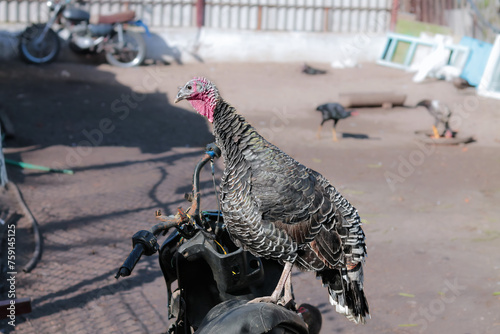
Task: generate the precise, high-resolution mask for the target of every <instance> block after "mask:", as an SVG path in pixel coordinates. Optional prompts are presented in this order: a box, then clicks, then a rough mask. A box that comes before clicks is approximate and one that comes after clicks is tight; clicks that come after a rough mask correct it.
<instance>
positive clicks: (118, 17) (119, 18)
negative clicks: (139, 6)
mask: <svg viewBox="0 0 500 334" xmlns="http://www.w3.org/2000/svg"><path fill="white" fill-rule="evenodd" d="M134 18H135V11H133V10H127V11H125V12H121V13H116V14H111V15H99V16H97V17H96V18H94V20H92V21H93V22H92V23H96V24H113V23H123V22H128V21H132V20H133V19H134Z"/></svg>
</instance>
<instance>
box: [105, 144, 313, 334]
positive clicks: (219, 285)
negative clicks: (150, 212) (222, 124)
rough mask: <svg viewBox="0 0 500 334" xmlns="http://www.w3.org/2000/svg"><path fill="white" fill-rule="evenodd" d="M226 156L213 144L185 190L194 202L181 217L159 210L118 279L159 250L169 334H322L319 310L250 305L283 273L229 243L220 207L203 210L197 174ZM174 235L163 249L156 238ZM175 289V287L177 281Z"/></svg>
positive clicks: (134, 240)
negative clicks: (168, 214)
mask: <svg viewBox="0 0 500 334" xmlns="http://www.w3.org/2000/svg"><path fill="white" fill-rule="evenodd" d="M219 156H220V150H219V149H218V148H217V147H216V146H215V145H213V144H212V145H209V146H207V152H206V153H205V154H204V156H203V157H202V158H201V160H200V161H199V162H198V164H197V165H196V167H195V170H194V174H193V191H192V193H191V194H186V199H187V200H188V201H190V202H191V203H192V205H191V207H190V208H189V209H188V210H186V211H184V210H182V209H180V208H179V209H178V213H177V214H176V215H175V216H164V215H162V214H161V212H159V211H157V212H156V218H157V219H158V220H160V221H161V222H160V223H158V224H156V225H154V226H153V227H152V228H151V229H150V230H149V231H146V230H142V231H139V232H137V233H136V234H135V235H134V236H133V237H132V244H133V250H132V252H131V253H130V255H129V256H128V258H127V259H126V260H125V262H124V263H123V265H122V266H121V267H120V269H119V270H118V273H117V274H116V276H115V277H116V278H119V277H120V276H129V275H130V274H131V273H132V271H133V269H134V267H135V265H136V263H137V262H138V261H139V259H140V258H141V256H142V255H144V254H145V255H148V256H150V255H153V254H155V253H156V252H157V251H158V250H159V262H160V268H161V270H162V272H163V276H164V278H165V283H166V285H167V307H168V317H169V319H171V318H174V317H175V318H176V320H175V322H174V323H172V325H171V326H170V328H169V330H168V333H175V334H181V333H182V334H186V333H193V331H194V333H196V334H207V333H224V334H233V333H234V334H240V333H249V334H257V333H283V334H284V333H289V334H316V333H319V330H320V328H321V314H320V312H319V310H318V309H317V308H315V307H314V306H311V305H309V304H302V305H301V306H300V307H298V308H297V307H296V305H295V302H294V301H293V300H292V302H290V303H289V304H288V305H283V306H281V305H275V304H271V303H248V301H250V300H252V299H254V298H257V297H262V296H269V295H270V294H271V293H272V292H273V290H274V288H275V287H276V284H277V282H278V280H279V278H280V275H281V272H282V271H283V266H282V265H280V264H279V263H278V262H276V261H273V260H268V259H264V258H259V257H255V256H253V255H252V254H250V253H249V252H246V251H243V250H242V249H241V248H238V247H237V246H236V245H235V244H234V243H233V242H232V240H231V238H230V236H229V234H228V232H227V230H226V227H225V225H224V219H223V216H222V214H221V212H220V211H217V210H214V211H201V210H200V192H199V174H200V171H201V169H202V167H203V166H204V165H205V164H206V163H207V162H209V161H211V162H212V175H213V159H214V158H217V157H219ZM171 229H173V232H171V233H170V234H169V235H168V237H167V238H166V239H165V241H164V242H163V244H162V246H161V247H159V244H158V242H157V237H158V236H159V235H160V234H163V235H166V234H167V233H168V232H169V231H170V230H171ZM175 281H177V289H175V290H174V291H172V283H174V282H175Z"/></svg>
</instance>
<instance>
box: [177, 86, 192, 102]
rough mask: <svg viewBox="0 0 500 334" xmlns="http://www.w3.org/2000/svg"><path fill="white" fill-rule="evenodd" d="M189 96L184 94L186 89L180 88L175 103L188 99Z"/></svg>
mask: <svg viewBox="0 0 500 334" xmlns="http://www.w3.org/2000/svg"><path fill="white" fill-rule="evenodd" d="M188 96H189V94H187V93H186V92H184V87H180V90H179V92H178V93H177V96H176V97H175V101H174V103H177V102H179V101H182V100H184V99H186V98H187V97H188Z"/></svg>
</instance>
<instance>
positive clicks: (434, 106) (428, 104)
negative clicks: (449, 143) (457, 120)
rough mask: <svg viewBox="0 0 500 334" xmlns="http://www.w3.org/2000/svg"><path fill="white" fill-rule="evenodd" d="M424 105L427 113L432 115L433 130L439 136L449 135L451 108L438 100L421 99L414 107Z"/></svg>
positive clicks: (450, 133)
mask: <svg viewBox="0 0 500 334" xmlns="http://www.w3.org/2000/svg"><path fill="white" fill-rule="evenodd" d="M420 106H421V107H425V108H426V109H427V111H428V112H429V114H430V115H431V116H432V117H434V131H435V132H437V133H438V136H441V137H451V136H452V131H451V128H450V118H451V114H452V113H451V110H450V108H448V106H447V105H446V104H445V103H444V102H441V101H439V100H422V101H420V102H418V103H417V104H416V106H415V107H420Z"/></svg>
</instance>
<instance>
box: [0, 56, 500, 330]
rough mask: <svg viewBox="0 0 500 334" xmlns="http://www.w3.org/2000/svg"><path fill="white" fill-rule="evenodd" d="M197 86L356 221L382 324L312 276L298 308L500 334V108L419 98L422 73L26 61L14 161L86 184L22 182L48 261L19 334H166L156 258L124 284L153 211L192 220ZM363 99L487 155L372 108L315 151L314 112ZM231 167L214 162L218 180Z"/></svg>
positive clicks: (34, 275) (451, 97)
mask: <svg viewBox="0 0 500 334" xmlns="http://www.w3.org/2000/svg"><path fill="white" fill-rule="evenodd" d="M314 65H316V66H318V67H323V68H328V65H327V64H314ZM193 76H207V77H208V78H209V79H211V80H213V81H214V82H215V83H216V84H217V85H218V87H219V90H220V92H221V94H222V96H223V97H224V98H225V99H226V100H227V101H229V102H230V103H232V104H233V105H234V106H236V107H237V108H238V110H239V111H240V113H241V114H243V115H244V116H245V117H246V118H247V119H248V120H249V121H250V122H251V123H252V124H253V125H254V127H256V128H257V130H258V131H259V132H260V133H261V134H263V135H264V136H265V137H266V138H267V139H269V140H270V141H271V142H273V143H274V144H276V145H277V146H279V147H280V148H282V149H283V150H284V151H285V152H287V153H289V154H290V155H292V156H293V157H295V158H296V159H297V160H299V161H300V162H302V163H304V164H305V165H307V166H309V167H311V168H313V169H315V170H317V171H319V172H320V173H322V174H323V175H325V176H326V177H327V178H328V179H330V180H331V182H332V183H333V184H334V185H335V186H336V187H337V188H338V189H339V190H340V192H341V193H342V194H343V195H344V196H345V197H346V198H347V199H348V200H349V201H350V202H351V203H352V204H353V205H354V206H355V207H356V208H357V209H358V211H359V213H360V216H361V218H362V220H363V222H364V230H365V233H366V236H367V244H368V258H367V261H366V271H365V291H366V295H367V298H368V301H369V304H370V311H371V315H372V319H370V320H369V321H368V322H367V324H366V325H359V326H356V325H354V324H352V323H350V322H348V321H347V320H345V319H344V318H343V317H342V316H340V315H338V314H337V313H336V312H335V311H334V309H333V308H332V307H331V306H330V305H329V303H328V294H327V291H326V288H323V287H322V286H321V282H320V281H317V280H316V279H315V278H314V275H313V274H311V273H299V272H295V273H294V276H293V284H294V291H295V295H296V300H297V302H298V303H302V302H308V303H311V304H314V305H317V306H318V307H319V308H320V310H321V312H322V314H323V322H324V323H323V330H322V333H464V334H465V333H498V332H500V296H499V293H498V292H499V291H500V252H499V246H498V243H499V241H500V209H499V208H498V204H499V203H500V101H496V100H493V99H486V98H480V97H477V96H476V95H475V91H474V90H463V91H458V90H456V89H455V88H454V87H453V85H451V84H450V83H447V82H438V81H433V80H430V81H428V82H426V83H423V84H419V85H417V84H414V83H412V82H411V74H409V73H405V72H403V71H399V70H394V69H388V68H384V67H381V66H377V65H374V64H363V65H362V66H361V67H359V68H352V69H343V70H338V69H329V71H328V73H327V74H326V75H322V76H306V75H304V74H302V73H300V64H187V65H182V66H181V65H169V66H144V67H141V68H133V69H117V68H113V67H110V66H108V65H103V64H100V65H95V64H73V63H54V64H52V65H49V66H44V67H35V66H27V65H25V64H22V63H20V62H12V63H6V64H1V65H0V101H1V102H0V103H1V104H2V105H3V108H4V110H5V112H6V113H7V114H8V115H9V117H10V118H11V120H12V122H13V123H14V126H15V128H16V136H15V138H12V139H8V140H7V141H6V142H5V147H6V149H5V153H6V157H7V158H10V159H13V160H18V161H19V160H22V161H24V162H29V163H33V164H38V165H45V166H50V167H54V168H71V169H73V170H74V171H75V174H74V175H64V174H54V173H44V172H40V171H34V170H20V169H16V168H15V167H12V166H9V168H8V173H9V177H10V179H11V180H12V181H14V182H16V183H17V184H18V186H19V188H20V189H21V191H22V193H23V196H24V198H25V200H26V202H27V204H28V206H29V207H30V209H31V211H32V212H33V215H34V216H35V217H36V218H37V220H38V222H39V223H40V225H41V229H42V232H43V234H44V238H45V241H44V254H43V258H42V261H41V262H40V263H39V264H38V266H37V267H36V268H35V270H33V271H32V272H31V273H29V274H27V273H19V274H18V276H17V289H18V294H19V296H20V297H32V299H33V312H32V313H30V314H27V315H25V316H23V317H18V319H17V326H16V332H19V333H162V332H164V331H165V330H166V328H167V327H168V320H167V316H166V315H167V310H166V307H165V304H166V300H165V298H166V297H165V296H166V293H165V285H164V281H163V278H162V276H161V273H160V269H159V266H158V264H157V261H156V258H153V257H152V258H148V259H144V261H142V262H141V263H140V264H139V265H138V267H137V268H136V271H135V272H134V274H133V276H132V277H130V278H127V279H121V280H120V281H116V280H115V279H114V277H113V276H114V274H115V272H116V270H117V268H118V267H119V266H120V265H121V263H122V261H123V260H124V259H125V257H126V256H127V255H128V252H129V251H130V237H131V236H132V235H133V233H134V232H136V231H137V230H139V229H144V228H149V227H150V226H151V225H152V223H153V222H154V219H153V214H154V211H155V210H156V209H158V208H161V209H163V210H164V211H165V212H167V213H172V212H174V211H175V208H176V207H177V206H179V205H183V206H185V207H186V206H187V205H186V203H185V202H184V201H183V196H182V194H183V193H184V192H186V191H188V190H189V189H190V184H191V181H190V178H191V175H192V168H193V167H194V164H195V163H196V161H197V160H198V159H199V157H200V154H201V152H202V148H203V147H204V146H205V144H207V143H209V142H211V141H212V140H213V137H212V135H211V127H210V125H209V124H208V123H207V122H206V121H205V120H204V119H203V118H202V117H201V116H199V115H196V114H195V113H194V111H193V110H192V109H191V107H190V105H189V104H188V103H180V104H176V105H174V104H173V100H174V97H175V94H176V92H177V87H178V86H180V85H182V84H184V83H185V82H186V81H187V80H189V79H190V78H192V77H193ZM363 91H366V92H372V91H392V92H397V93H404V94H407V99H406V104H407V105H412V104H415V103H416V102H418V101H419V100H421V99H424V98H435V99H440V100H442V101H444V102H446V103H448V104H449V106H450V107H451V108H452V109H453V111H454V118H453V121H452V124H451V125H452V127H453V128H454V129H455V130H457V131H459V132H458V133H459V135H461V136H469V135H470V136H474V137H475V139H476V141H475V142H473V143H470V144H467V145H456V146H435V145H424V144H422V143H420V142H419V141H417V140H416V136H415V135H414V132H415V131H417V130H430V128H431V125H432V123H433V120H432V118H431V116H430V115H429V114H428V113H427V112H426V111H425V110H424V109H406V108H393V109H380V108H370V109H358V111H359V115H357V116H355V117H352V118H349V119H347V120H343V121H340V122H339V124H338V127H337V130H338V133H339V137H340V138H339V141H338V142H337V143H334V142H332V141H331V132H330V128H331V124H328V123H327V124H326V125H325V127H324V129H323V133H322V139H320V140H318V139H316V137H315V132H316V130H317V128H318V125H319V123H320V114H319V113H317V112H316V111H315V107H316V106H317V105H319V104H321V103H325V102H335V101H337V100H338V96H339V93H342V92H363ZM221 168H222V165H221V162H218V168H217V174H218V176H220V171H221ZM202 177H203V180H202V184H203V185H204V187H205V188H206V190H205V191H204V197H203V200H202V205H203V207H204V208H215V201H214V198H213V190H212V188H211V177H210V174H209V172H208V171H206V172H205V173H204V174H203V175H202ZM20 233H22V232H20ZM26 235H28V238H29V233H28V232H26ZM18 251H19V252H20V251H22V250H18ZM0 324H1V325H2V326H4V325H5V323H0ZM5 328H6V329H4V331H6V332H9V331H10V330H9V328H8V327H7V325H5Z"/></svg>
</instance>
